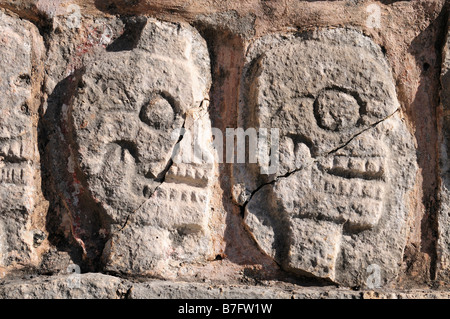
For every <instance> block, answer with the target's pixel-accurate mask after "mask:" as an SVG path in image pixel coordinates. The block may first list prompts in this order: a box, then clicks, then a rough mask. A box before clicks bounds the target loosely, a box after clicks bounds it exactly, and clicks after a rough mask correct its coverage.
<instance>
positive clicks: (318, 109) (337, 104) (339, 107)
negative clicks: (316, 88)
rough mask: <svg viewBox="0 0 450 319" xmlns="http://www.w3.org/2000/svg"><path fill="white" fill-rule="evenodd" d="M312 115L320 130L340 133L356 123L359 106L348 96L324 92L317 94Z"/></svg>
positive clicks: (333, 91) (358, 115)
mask: <svg viewBox="0 0 450 319" xmlns="http://www.w3.org/2000/svg"><path fill="white" fill-rule="evenodd" d="M314 115H315V117H316V120H317V123H318V125H319V126H320V127H321V128H323V129H326V130H330V131H341V130H344V129H347V128H350V127H353V126H355V125H356V124H357V123H358V120H359V118H360V106H359V104H358V101H356V99H355V98H354V97H353V96H352V95H350V94H347V93H344V92H341V91H336V90H326V91H324V92H322V93H320V94H319V96H318V97H317V99H316V101H315V103H314Z"/></svg>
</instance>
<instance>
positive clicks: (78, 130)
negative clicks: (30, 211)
mask: <svg viewBox="0 0 450 319" xmlns="http://www.w3.org/2000/svg"><path fill="white" fill-rule="evenodd" d="M105 23H107V24H105V26H106V27H107V28H108V26H109V25H110V24H112V25H113V26H114V25H117V24H118V22H117V21H114V20H112V21H107V22H105ZM131 24H132V26H130V25H131ZM112 28H114V27H112ZM112 28H110V29H112ZM127 28H129V29H127ZM123 32H124V33H123V34H122V36H121V37H119V38H117V39H116V40H115V41H112V42H111V43H110V44H109V45H108V46H106V48H101V47H99V48H98V49H97V52H95V53H93V57H91V59H90V60H89V62H84V66H83V67H84V69H81V70H80V72H79V73H74V74H76V75H75V76H74V77H73V78H70V79H71V81H72V82H76V83H77V84H76V87H75V88H74V90H73V92H72V94H73V96H72V97H67V100H66V101H62V102H61V101H60V103H62V104H61V105H58V106H56V109H59V111H58V113H57V115H56V117H57V118H58V120H59V121H60V123H61V127H60V128H59V131H58V133H59V132H61V134H55V135H53V136H54V138H55V139H57V141H58V142H57V143H54V144H53V146H54V147H57V149H61V147H62V144H66V145H65V148H66V149H65V154H68V158H67V159H64V160H65V165H66V167H61V170H63V171H64V172H67V173H68V175H69V176H70V177H71V179H69V180H68V182H67V183H66V185H61V186H62V188H61V189H59V188H60V187H61V186H57V188H58V190H59V191H60V192H61V193H62V194H64V195H63V197H64V198H63V201H64V202H65V203H66V204H67V208H68V215H69V219H70V224H71V225H70V230H71V235H72V236H73V237H74V239H75V241H77V242H78V243H79V245H80V246H81V249H82V250H83V255H84V256H85V258H88V259H93V258H96V257H99V256H100V255H101V254H102V255H103V256H102V257H103V260H102V262H103V263H104V264H106V268H105V269H106V270H110V271H116V272H131V273H134V274H146V273H150V274H153V275H161V276H166V274H164V275H163V273H170V270H169V269H168V267H169V266H170V264H171V263H175V262H176V263H177V265H178V263H179V262H194V261H204V260H207V259H213V258H214V255H213V253H212V252H211V238H210V234H209V230H208V222H209V218H210V207H209V201H210V195H211V192H210V190H209V187H210V185H211V183H212V181H213V179H214V159H213V158H212V152H211V151H210V147H209V146H208V143H209V140H210V139H211V132H210V131H211V124H210V123H209V120H208V114H207V106H208V103H207V100H208V92H209V87H210V83H211V75H210V66H209V56H208V51H207V48H206V43H205V42H204V40H203V39H201V37H200V36H199V35H198V33H197V32H196V31H195V30H193V29H192V28H190V27H188V26H183V25H180V24H169V23H162V22H158V21H155V20H151V19H149V20H148V21H147V19H145V18H143V19H140V20H138V21H133V22H128V25H126V26H125V30H124V31H123ZM131 32H133V33H136V34H135V37H136V38H135V39H134V40H135V41H136V42H135V43H132V42H130V41H131V40H130V39H129V38H127V36H129V33H131ZM125 40H128V41H125ZM76 72H77V71H76ZM66 103H67V104H66ZM184 131H186V132H184ZM191 131H192V132H191ZM194 131H199V132H198V134H201V135H202V136H203V140H198V141H197V140H195V141H194V140H193V137H194ZM208 132H209V139H208ZM197 144H198V145H200V146H201V148H197V147H195V145H197ZM63 147H64V146H63ZM194 149H195V151H196V154H189V152H191V153H194ZM50 151H52V149H51V150H50ZM53 152H55V153H56V152H57V150H54V151H53ZM197 153H201V154H200V156H199V155H198V154H197ZM193 156H195V161H192V162H191V160H190V158H188V157H193ZM57 174H61V172H57ZM58 179H59V177H58V176H56V177H54V180H55V181H58ZM91 207H93V209H92V208H91ZM103 248H105V249H104V250H103ZM102 250H103V252H102ZM172 259H173V260H174V261H173V262H172Z"/></svg>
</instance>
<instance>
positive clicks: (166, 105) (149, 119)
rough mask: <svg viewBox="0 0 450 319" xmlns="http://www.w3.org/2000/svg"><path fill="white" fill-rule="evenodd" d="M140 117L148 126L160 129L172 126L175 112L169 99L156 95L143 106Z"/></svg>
mask: <svg viewBox="0 0 450 319" xmlns="http://www.w3.org/2000/svg"><path fill="white" fill-rule="evenodd" d="M139 118H140V119H141V121H142V122H144V123H145V124H147V125H148V126H150V127H152V128H155V129H157V130H160V129H164V128H170V127H171V126H172V124H173V122H174V120H175V112H174V110H173V107H172V105H171V104H170V102H169V101H168V100H167V99H165V98H164V97H163V96H161V95H156V96H154V97H152V99H151V100H150V102H148V103H146V104H145V105H144V106H143V107H142V109H141V112H140V114H139Z"/></svg>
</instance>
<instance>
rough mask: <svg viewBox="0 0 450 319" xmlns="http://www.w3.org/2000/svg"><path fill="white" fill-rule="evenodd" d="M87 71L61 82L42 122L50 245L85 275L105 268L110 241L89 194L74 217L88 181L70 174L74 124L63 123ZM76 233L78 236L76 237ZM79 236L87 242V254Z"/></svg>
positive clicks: (41, 138)
mask: <svg viewBox="0 0 450 319" xmlns="http://www.w3.org/2000/svg"><path fill="white" fill-rule="evenodd" d="M83 72H84V71H83V70H76V71H75V73H74V74H73V75H71V76H69V77H67V78H65V79H64V80H62V81H61V82H59V83H58V84H57V85H56V87H55V88H54V90H53V92H52V93H51V94H50V96H49V97H48V100H47V109H46V110H45V113H43V112H44V111H43V110H41V114H40V120H39V123H38V132H39V137H38V138H39V143H38V145H39V152H40V156H41V170H42V189H43V192H44V197H45V198H46V199H47V200H48V201H49V202H50V207H49V210H48V214H47V221H46V229H47V231H48V233H49V241H50V244H51V245H52V246H54V247H55V248H56V250H57V251H58V252H65V253H68V255H69V256H70V258H71V261H72V262H73V263H75V264H77V265H78V266H80V268H81V271H82V272H91V271H99V270H101V268H102V262H101V254H102V251H103V247H104V245H105V242H106V239H107V238H104V237H102V236H101V235H100V233H99V230H100V229H101V228H103V226H104V225H105V224H106V223H107V222H108V221H106V220H105V219H104V215H105V214H103V213H102V209H101V207H99V204H96V203H94V202H93V200H92V197H91V196H90V194H89V193H88V192H87V193H84V192H83V193H81V194H80V195H79V198H78V199H79V205H78V207H79V212H77V213H76V214H77V215H76V216H75V213H73V214H72V212H73V211H74V209H73V207H74V205H73V203H71V199H72V198H73V197H72V196H73V194H74V183H75V181H76V182H77V183H81V185H85V184H84V183H85V181H83V178H82V176H81V174H80V173H79V171H78V169H76V172H75V173H73V174H72V173H70V172H69V171H68V158H69V156H70V149H71V148H72V152H76V150H75V149H74V148H76V147H75V146H74V145H71V143H70V140H71V128H70V124H69V123H65V122H64V121H63V120H62V113H63V112H62V108H63V105H64V104H65V105H70V103H71V100H72V98H73V96H74V94H75V93H76V91H77V88H78V83H79V80H80V79H81V77H82V74H83ZM74 157H76V154H75V155H74ZM74 233H77V235H76V236H74ZM75 237H77V238H79V239H81V240H82V241H83V242H84V245H85V250H86V253H84V252H83V248H82V246H81V245H80V243H79V242H78V241H77V240H76V238H75ZM44 258H45V257H44ZM49 271H51V269H49Z"/></svg>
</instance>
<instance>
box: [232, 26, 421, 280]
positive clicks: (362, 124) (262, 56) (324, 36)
mask: <svg viewBox="0 0 450 319" xmlns="http://www.w3.org/2000/svg"><path fill="white" fill-rule="evenodd" d="M242 91H243V93H242V98H241V101H242V102H243V103H242V105H241V108H240V121H241V125H243V126H244V127H253V126H255V127H259V128H278V129H279V130H280V147H279V154H280V164H279V169H278V173H277V174H275V175H273V176H268V177H262V176H260V175H258V174H257V173H255V172H257V170H251V171H252V172H253V173H252V174H250V176H248V175H247V176H244V177H243V176H242V174H241V173H239V172H238V173H237V174H236V180H237V181H239V182H240V183H242V182H244V183H246V184H247V185H248V188H249V191H250V192H254V195H253V197H252V198H251V199H250V201H249V202H248V204H247V205H246V216H245V223H246V225H247V226H248V229H249V230H250V232H251V234H252V236H254V238H255V239H256V242H257V243H258V244H259V246H260V248H261V249H262V250H263V251H264V252H265V253H267V254H268V255H270V256H272V257H273V258H275V260H277V261H278V262H279V263H280V264H281V265H282V266H283V267H284V268H285V269H287V270H290V271H293V272H296V273H301V274H305V273H307V274H311V275H314V276H317V277H322V278H329V279H331V280H334V281H336V282H339V283H344V284H348V285H357V284H358V285H359V284H364V283H365V279H366V277H367V276H366V275H367V274H366V268H367V266H368V265H370V264H377V265H379V266H380V267H381V269H382V270H383V278H382V280H383V281H387V280H389V279H390V278H392V276H393V275H395V273H396V271H397V269H398V263H399V262H400V261H401V258H402V250H403V248H404V245H405V240H406V236H405V226H406V221H407V217H408V213H407V210H406V207H407V198H406V194H407V191H408V189H409V188H410V187H411V185H412V184H413V180H414V177H415V172H416V167H415V164H414V159H415V155H414V153H415V151H414V145H413V139H412V136H411V134H410V133H409V132H408V130H407V129H406V126H405V125H404V124H403V122H402V119H401V116H400V112H399V111H398V109H399V103H398V101H397V97H396V91H395V85H394V81H393V78H392V75H391V73H390V68H389V65H388V63H387V62H386V60H385V58H384V56H383V53H382V51H381V49H380V48H379V47H378V46H377V45H375V44H374V43H373V41H372V40H370V39H369V38H367V37H365V36H363V35H361V34H360V33H359V32H357V31H355V30H343V29H334V30H318V31H313V32H306V33H302V34H287V35H271V36H267V37H263V38H261V39H258V40H257V41H256V42H255V43H254V44H253V45H252V47H251V48H250V50H249V53H248V56H247V65H246V68H245V71H244V79H243V89H242ZM264 184H267V185H265V186H263V187H261V186H262V185H264ZM258 187H261V188H260V189H259V190H257V191H256V192H255V190H256V189H258Z"/></svg>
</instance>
